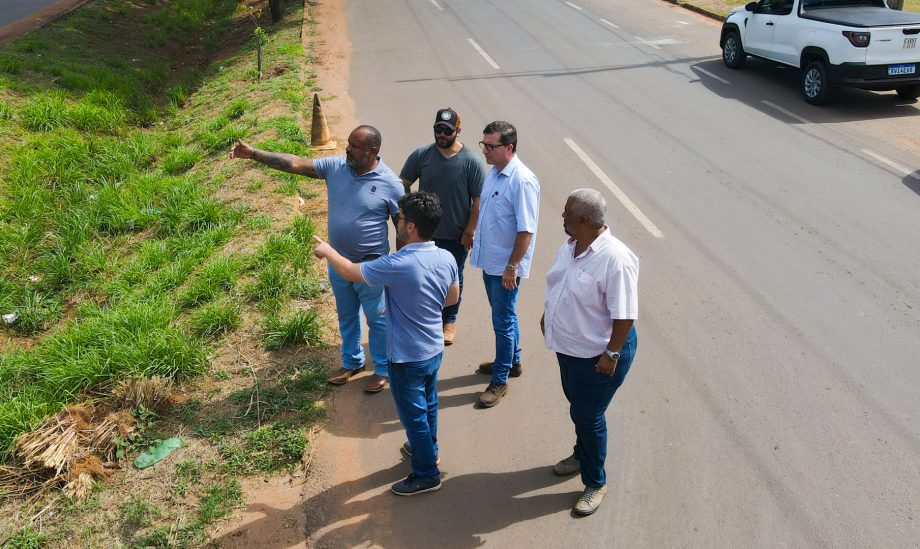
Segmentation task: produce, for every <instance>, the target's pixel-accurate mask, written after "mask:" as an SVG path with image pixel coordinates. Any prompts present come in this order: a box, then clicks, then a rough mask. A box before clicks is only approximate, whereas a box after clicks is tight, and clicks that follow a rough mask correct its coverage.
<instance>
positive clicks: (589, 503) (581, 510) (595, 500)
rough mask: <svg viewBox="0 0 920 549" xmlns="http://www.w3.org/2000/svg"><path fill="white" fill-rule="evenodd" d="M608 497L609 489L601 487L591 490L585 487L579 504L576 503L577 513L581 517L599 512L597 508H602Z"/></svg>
mask: <svg viewBox="0 0 920 549" xmlns="http://www.w3.org/2000/svg"><path fill="white" fill-rule="evenodd" d="M605 495H607V487H606V486H601V487H600V488H589V487H585V491H584V493H583V494H582V495H581V497H580V498H578V502H577V503H575V512H576V513H578V514H579V515H590V514H592V513H594V511H597V508H598V507H600V506H601V502H602V501H604V496H605Z"/></svg>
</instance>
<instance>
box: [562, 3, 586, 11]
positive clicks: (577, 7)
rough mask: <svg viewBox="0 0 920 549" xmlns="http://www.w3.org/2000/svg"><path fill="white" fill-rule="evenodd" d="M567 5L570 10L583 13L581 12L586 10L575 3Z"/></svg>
mask: <svg viewBox="0 0 920 549" xmlns="http://www.w3.org/2000/svg"><path fill="white" fill-rule="evenodd" d="M566 4H567V5H568V6H569V7H570V8H572V9H576V10H578V11H581V10H583V9H584V8H582V7H581V6H576V5H575V4H573V3H571V2H566Z"/></svg>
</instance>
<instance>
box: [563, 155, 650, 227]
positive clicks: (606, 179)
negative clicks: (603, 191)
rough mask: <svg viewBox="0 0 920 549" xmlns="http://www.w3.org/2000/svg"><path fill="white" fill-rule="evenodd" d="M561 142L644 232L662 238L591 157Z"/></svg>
mask: <svg viewBox="0 0 920 549" xmlns="http://www.w3.org/2000/svg"><path fill="white" fill-rule="evenodd" d="M562 141H563V142H564V143H565V144H566V145H568V146H569V148H570V149H572V152H574V153H575V155H576V156H578V158H579V159H581V161H582V162H584V163H585V166H587V167H588V169H589V170H591V172H592V173H594V175H596V176H597V178H598V179H600V180H601V183H603V184H604V185H605V186H606V187H607V188H608V189H610V192H612V193H613V196H615V197H616V198H617V200H619V201H620V204H623V207H625V208H626V209H627V210H629V213H631V214H632V215H633V217H635V218H636V220H638V221H639V223H641V224H642V226H643V227H645V230H647V231H648V232H650V233H651V234H652V236H654V237H655V238H664V233H662V232H661V231H660V230H658V227H656V226H655V224H654V223H652V220H651V219H649V218H648V217H646V215H645V214H644V213H642V210H640V209H639V207H638V206H636V205H635V204H633V201H632V200H630V199H629V197H628V196H626V193H624V192H623V191H622V190H620V188H619V187H617V185H616V183H614V182H613V180H612V179H610V178H609V177H607V174H605V173H604V172H603V170H601V169H600V167H599V166H598V165H597V164H595V163H594V161H593V160H591V157H589V156H588V155H587V154H585V151H583V150H581V147H579V146H578V144H577V143H575V141H573V140H572V139H571V138H568V137H566V138H564V139H563V140H562Z"/></svg>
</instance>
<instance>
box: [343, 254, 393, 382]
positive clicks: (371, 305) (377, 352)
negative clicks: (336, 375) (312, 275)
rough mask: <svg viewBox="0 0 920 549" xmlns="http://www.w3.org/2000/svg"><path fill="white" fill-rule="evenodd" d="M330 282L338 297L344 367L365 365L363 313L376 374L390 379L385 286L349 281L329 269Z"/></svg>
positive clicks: (352, 368)
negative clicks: (362, 343)
mask: <svg viewBox="0 0 920 549" xmlns="http://www.w3.org/2000/svg"><path fill="white" fill-rule="evenodd" d="M329 283H330V285H331V286H332V294H333V295H334V296H335V310H336V313H337V314H338V317H339V333H341V334H342V367H343V368H348V369H349V370H354V369H355V368H360V367H361V366H363V365H364V348H363V347H361V335H362V334H361V332H362V327H361V318H360V316H359V315H360V311H361V309H364V318H365V319H367V328H368V331H369V333H368V345H367V346H368V347H369V348H370V351H371V358H372V359H373V360H374V373H375V374H377V375H379V376H383V377H387V376H388V375H389V374H388V368H387V365H388V364H389V361H388V360H387V327H386V321H385V320H384V318H383V312H384V309H386V300H384V298H383V286H380V287H372V286H368V285H367V284H362V283H360V282H349V281H347V280H345V279H344V278H342V277H341V276H339V275H338V274H337V273H336V272H335V271H334V270H332V267H329Z"/></svg>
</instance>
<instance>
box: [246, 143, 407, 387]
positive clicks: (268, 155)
mask: <svg viewBox="0 0 920 549" xmlns="http://www.w3.org/2000/svg"><path fill="white" fill-rule="evenodd" d="M380 144H381V138H380V132H379V131H377V129H376V128H374V127H373V126H358V127H357V128H355V129H354V131H352V132H351V135H349V137H348V146H347V147H346V148H345V157H326V158H318V159H315V160H314V159H312V158H306V157H299V156H294V155H292V154H285V153H274V152H269V151H262V150H259V149H255V148H253V147H251V146H250V145H248V144H247V143H243V142H242V141H239V142H237V143H236V144H235V145H234V146H233V149H232V150H231V151H230V158H251V159H252V160H255V161H257V162H261V163H263V164H265V165H267V166H270V167H272V168H275V169H278V170H281V171H284V172H288V173H296V174H300V175H306V176H308V177H313V178H317V179H325V180H326V189H327V194H328V200H329V207H328V234H329V242H331V243H332V245H333V246H335V249H337V250H339V252H340V253H341V254H342V255H344V256H345V257H347V258H348V259H349V260H351V261H355V262H362V261H371V260H373V259H377V258H378V257H380V256H383V255H386V254H387V253H388V252H389V250H390V243H389V240H388V239H387V218H392V219H393V220H394V221H393V223H394V224H395V223H396V221H395V216H396V213H397V212H398V211H399V206H398V205H397V201H398V200H399V198H400V197H401V196H403V194H405V189H404V188H403V185H402V181H400V179H399V177H398V176H397V175H396V174H395V173H394V172H393V171H392V170H391V169H390V168H388V167H387V166H386V164H384V163H383V160H381V159H380V157H379V156H377V153H378V152H379V151H380ZM329 282H330V284H331V286H332V293H333V294H334V295H335V306H336V312H337V313H338V317H339V332H340V333H341V335H342V368H341V369H340V370H339V371H338V372H336V373H335V374H333V375H332V376H331V377H330V378H329V382H330V383H333V384H335V385H342V384H345V383H347V382H348V380H349V379H351V377H352V376H354V375H355V374H356V373H358V372H361V371H362V370H364V362H365V357H364V349H363V348H362V347H361V319H360V316H359V315H360V311H361V310H362V309H363V310H364V317H365V319H366V320H367V326H368V330H369V334H368V347H370V351H371V358H373V360H374V374H373V375H371V376H369V377H368V378H367V381H366V382H365V384H364V390H365V391H367V392H369V393H378V392H380V391H382V390H383V388H384V387H386V384H387V377H388V367H387V366H388V365H387V354H386V323H385V322H384V319H383V310H384V306H385V303H384V298H383V288H374V287H371V286H368V285H367V284H363V283H356V282H350V281H347V280H345V279H343V278H342V277H340V276H339V275H338V274H336V273H335V271H333V270H332V269H329Z"/></svg>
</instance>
